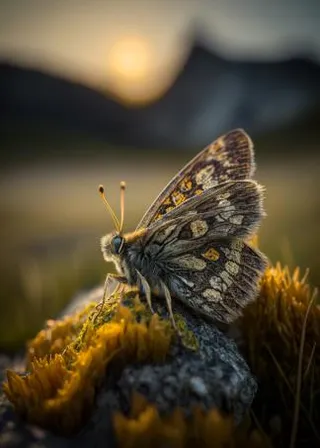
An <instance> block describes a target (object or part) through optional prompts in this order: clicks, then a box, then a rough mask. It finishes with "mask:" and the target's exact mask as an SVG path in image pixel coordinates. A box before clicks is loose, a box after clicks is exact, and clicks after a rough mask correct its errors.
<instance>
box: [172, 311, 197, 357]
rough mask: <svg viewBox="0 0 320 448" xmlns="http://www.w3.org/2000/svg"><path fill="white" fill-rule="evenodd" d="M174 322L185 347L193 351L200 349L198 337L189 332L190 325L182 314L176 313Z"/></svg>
mask: <svg viewBox="0 0 320 448" xmlns="http://www.w3.org/2000/svg"><path fill="white" fill-rule="evenodd" d="M174 320H175V323H176V325H177V328H178V331H179V335H180V337H181V340H182V342H183V344H184V346H185V347H188V348H190V349H191V350H195V351H196V350H198V349H199V342H198V339H197V337H196V335H195V334H194V333H193V332H192V331H191V330H189V328H188V324H187V322H186V320H185V319H184V318H183V316H182V315H181V314H178V313H175V314H174Z"/></svg>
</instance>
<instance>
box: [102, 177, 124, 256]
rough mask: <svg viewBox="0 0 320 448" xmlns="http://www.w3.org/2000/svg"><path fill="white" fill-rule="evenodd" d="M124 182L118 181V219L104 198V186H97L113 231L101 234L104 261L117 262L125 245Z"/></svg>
mask: <svg viewBox="0 0 320 448" xmlns="http://www.w3.org/2000/svg"><path fill="white" fill-rule="evenodd" d="M125 188H126V186H125V183H124V182H121V183H120V205H121V218H120V221H119V219H118V218H117V216H116V215H115V213H114V211H113V210H112V208H111V206H110V204H109V202H108V201H107V199H106V196H105V192H104V188H103V186H102V185H100V187H99V193H100V196H101V198H102V200H103V202H104V203H105V205H106V207H107V209H108V211H109V213H110V215H111V218H112V220H113V223H114V226H115V231H113V232H111V233H109V234H107V235H105V236H103V237H102V238H101V250H102V253H103V256H104V259H105V260H106V261H113V262H114V263H117V260H118V259H119V257H120V255H121V254H122V252H123V250H124V247H125V242H126V241H125V238H124V236H123V233H122V231H123V221H124V191H125Z"/></svg>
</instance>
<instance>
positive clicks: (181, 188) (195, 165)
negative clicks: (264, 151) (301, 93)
mask: <svg viewBox="0 0 320 448" xmlns="http://www.w3.org/2000/svg"><path fill="white" fill-rule="evenodd" d="M254 168H255V164H254V154H253V144H252V141H251V139H250V137H249V136H248V135H247V134H246V133H245V131H243V130H242V129H235V130H233V131H231V132H229V133H227V134H225V135H224V136H222V137H220V138H218V139H217V140H215V141H214V142H213V143H211V144H210V145H209V146H207V147H206V148H205V149H204V150H203V151H201V152H200V153H199V154H198V155H197V156H196V157H195V158H194V159H192V160H191V161H190V162H189V163H188V164H187V165H186V166H185V167H184V168H183V169H182V170H181V171H180V172H179V173H178V174H177V175H176V176H175V177H174V178H173V179H172V180H171V182H170V183H169V184H168V185H167V186H166V187H165V188H164V190H163V191H162V192H161V193H160V195H159V196H158V197H157V199H156V200H155V201H154V202H153V204H152V205H151V207H150V208H149V209H148V210H147V212H146V213H145V215H144V216H143V218H142V219H141V221H140V223H139V225H138V227H137V228H145V227H148V226H150V225H151V224H152V223H154V222H155V221H157V220H159V219H161V218H162V217H163V216H164V215H166V214H167V213H169V212H170V211H171V210H173V209H174V208H176V207H178V206H179V205H181V204H182V203H183V202H185V201H186V200H188V199H189V198H191V197H193V196H197V195H200V194H202V193H203V191H205V190H207V189H209V188H211V187H213V186H215V185H218V184H219V183H221V182H225V181H227V180H237V179H239V180H241V179H247V178H250V177H251V176H252V175H253V172H254Z"/></svg>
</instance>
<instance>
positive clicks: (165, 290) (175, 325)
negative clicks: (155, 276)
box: [161, 282, 179, 332]
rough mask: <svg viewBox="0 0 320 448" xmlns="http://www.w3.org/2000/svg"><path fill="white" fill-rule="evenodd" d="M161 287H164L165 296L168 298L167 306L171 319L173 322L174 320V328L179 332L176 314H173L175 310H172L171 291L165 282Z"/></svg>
mask: <svg viewBox="0 0 320 448" xmlns="http://www.w3.org/2000/svg"><path fill="white" fill-rule="evenodd" d="M161 287H162V289H163V292H164V296H165V298H166V302H167V307H168V311H169V316H170V319H171V322H172V326H173V328H174V329H175V330H176V331H177V332H179V331H178V328H177V324H176V321H175V320H174V316H173V311H172V298H171V294H170V291H169V289H168V287H167V285H166V284H165V283H163V282H161Z"/></svg>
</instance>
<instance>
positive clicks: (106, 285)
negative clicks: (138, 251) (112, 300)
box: [93, 273, 125, 322]
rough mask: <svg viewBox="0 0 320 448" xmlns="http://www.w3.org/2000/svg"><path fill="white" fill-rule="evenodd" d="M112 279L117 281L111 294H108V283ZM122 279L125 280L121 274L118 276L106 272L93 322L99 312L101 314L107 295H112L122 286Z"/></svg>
mask: <svg viewBox="0 0 320 448" xmlns="http://www.w3.org/2000/svg"><path fill="white" fill-rule="evenodd" d="M112 280H117V281H118V284H117V285H116V287H115V289H114V290H113V292H112V294H110V293H109V285H110V282H111V281H112ZM124 281H125V277H122V276H120V275H116V274H110V273H108V274H107V276H106V279H105V282H104V287H103V296H102V300H101V302H99V303H98V305H97V306H96V311H97V314H96V315H95V317H94V319H93V321H94V322H95V321H96V320H97V319H98V317H99V316H100V314H101V312H102V310H103V307H104V305H105V303H106V299H107V297H108V296H109V297H111V296H112V295H114V294H116V293H117V292H119V291H120V289H121V287H122V286H123V282H124Z"/></svg>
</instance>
